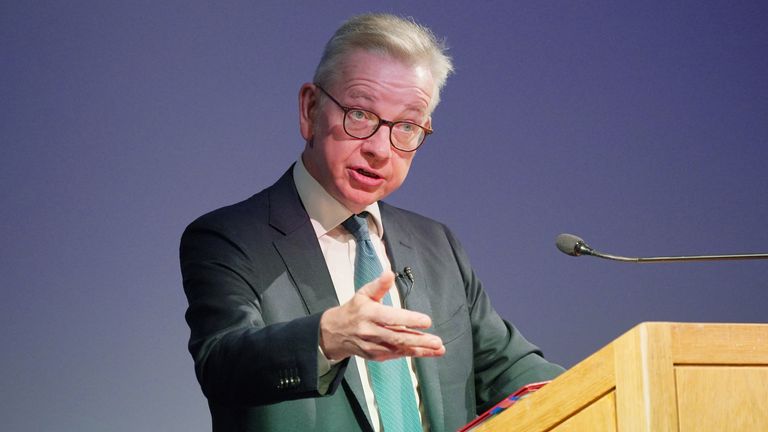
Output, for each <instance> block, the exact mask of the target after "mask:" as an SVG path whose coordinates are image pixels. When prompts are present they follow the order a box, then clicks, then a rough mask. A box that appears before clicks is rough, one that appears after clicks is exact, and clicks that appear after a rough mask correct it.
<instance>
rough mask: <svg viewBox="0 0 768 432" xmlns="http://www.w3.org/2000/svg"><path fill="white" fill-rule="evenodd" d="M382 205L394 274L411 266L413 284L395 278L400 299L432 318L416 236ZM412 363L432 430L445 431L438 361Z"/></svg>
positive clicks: (396, 214)
mask: <svg viewBox="0 0 768 432" xmlns="http://www.w3.org/2000/svg"><path fill="white" fill-rule="evenodd" d="M379 204H380V208H381V213H382V217H381V219H382V223H383V224H384V242H385V244H386V247H387V255H388V256H389V261H390V263H392V271H393V272H395V274H397V273H398V272H400V273H402V272H403V269H404V268H405V267H410V268H411V269H412V271H413V276H414V282H413V284H411V282H410V281H405V280H404V279H403V278H396V283H397V286H398V291H399V292H400V298H401V299H404V300H403V307H404V308H407V309H409V310H413V311H417V312H421V313H424V314H426V315H429V316H432V306H431V303H430V295H429V292H430V287H429V281H428V280H426V279H424V277H423V275H425V274H426V272H425V271H423V269H424V268H425V266H424V263H423V262H422V260H421V257H420V256H419V255H418V251H417V250H416V249H415V246H417V245H414V244H412V239H414V238H416V237H414V235H413V233H411V232H410V231H409V226H410V225H408V223H407V221H406V220H404V219H403V218H401V217H399V216H400V214H399V213H396V212H395V210H394V209H393V208H392V207H390V206H388V205H386V204H384V203H379ZM433 295H434V293H433ZM433 324H434V323H433ZM413 360H414V361H415V363H416V373H417V376H418V379H419V394H420V398H421V401H422V404H423V405H424V408H425V412H426V416H427V420H428V422H429V426H430V430H431V431H433V432H442V431H444V430H445V425H444V423H443V421H444V417H445V416H444V415H443V396H442V392H441V391H440V378H439V376H438V371H437V365H436V362H437V361H439V359H436V358H415V359H413Z"/></svg>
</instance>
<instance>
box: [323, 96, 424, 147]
mask: <svg viewBox="0 0 768 432" xmlns="http://www.w3.org/2000/svg"><path fill="white" fill-rule="evenodd" d="M315 87H317V88H319V89H320V90H321V91H322V92H323V93H324V94H325V95H326V96H328V98H329V99H330V100H332V101H333V103H335V104H336V105H337V106H338V107H339V108H341V110H342V111H343V112H344V117H343V118H342V122H341V125H342V127H343V128H344V132H345V133H346V134H347V135H349V136H350V137H352V138H354V139H360V140H364V139H368V138H370V137H372V136H374V135H376V132H378V131H379V128H381V125H382V124H384V125H387V126H389V144H390V145H392V147H394V148H396V149H398V150H400V151H403V152H407V153H410V152H415V151H416V150H418V149H419V147H421V145H422V144H424V141H426V140H427V135H431V134H432V132H433V131H432V129H429V128H427V127H424V126H422V125H420V124H416V123H414V122H409V121H391V120H384V119H383V118H381V116H379V115H378V114H376V113H375V112H373V111H368V110H366V109H362V108H352V107H348V106H345V105H342V104H341V102H339V101H337V100H336V98H334V97H333V96H331V94H330V93H328V92H327V91H326V90H325V89H324V88H322V87H320V84H317V83H315ZM350 111H362V112H365V113H369V114H371V115H373V116H374V117H375V118H377V119H379V123H378V124H377V125H376V127H375V128H374V129H373V132H371V133H370V134H368V135H367V136H355V135H352V134H351V133H349V131H348V130H347V115H348V114H349V112H350ZM398 124H408V125H411V126H416V127H418V128H420V129H421V130H423V131H424V134H423V135H422V136H421V141H420V142H419V143H418V144H417V145H416V147H414V148H412V149H404V148H400V147H398V146H397V144H395V141H394V140H393V139H392V130H393V129H394V127H395V125H398Z"/></svg>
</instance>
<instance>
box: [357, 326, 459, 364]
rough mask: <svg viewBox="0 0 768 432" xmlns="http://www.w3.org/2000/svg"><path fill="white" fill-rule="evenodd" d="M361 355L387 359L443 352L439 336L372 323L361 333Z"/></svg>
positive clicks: (434, 355)
mask: <svg viewBox="0 0 768 432" xmlns="http://www.w3.org/2000/svg"><path fill="white" fill-rule="evenodd" d="M361 340H362V341H364V343H363V344H362V346H361V348H363V351H364V352H365V354H364V355H363V357H365V358H367V359H371V360H387V359H390V358H395V357H406V356H407V357H436V356H441V355H443V354H445V346H443V341H442V339H440V337H438V336H436V335H432V334H429V333H422V332H416V331H413V330H410V329H404V330H403V329H399V328H392V327H382V326H378V325H372V326H370V327H368V328H367V329H365V331H363V332H362V333H361Z"/></svg>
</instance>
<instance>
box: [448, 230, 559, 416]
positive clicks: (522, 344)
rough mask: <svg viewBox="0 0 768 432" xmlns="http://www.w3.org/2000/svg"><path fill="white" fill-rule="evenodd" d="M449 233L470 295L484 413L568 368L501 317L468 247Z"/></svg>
mask: <svg viewBox="0 0 768 432" xmlns="http://www.w3.org/2000/svg"><path fill="white" fill-rule="evenodd" d="M446 234H447V236H448V241H449V242H450V244H451V247H452V249H453V251H454V257H455V259H456V262H457V263H458V266H459V271H460V273H461V276H462V280H463V282H464V290H465V292H466V296H467V306H468V309H469V318H470V323H471V329H472V339H473V361H474V382H475V398H476V401H477V412H478V413H481V412H484V411H485V410H487V409H488V408H490V407H492V406H493V405H495V404H496V403H498V402H499V401H501V400H502V399H503V398H504V397H506V396H508V395H509V394H510V393H512V392H514V391H515V390H517V389H519V388H520V387H522V386H524V385H526V384H530V383H533V382H538V381H545V380H551V379H553V378H555V377H556V376H558V375H559V374H560V373H562V372H563V370H564V369H563V368H562V367H561V366H559V365H556V364H554V363H550V362H548V361H547V360H545V359H544V357H543V355H542V352H541V350H539V348H538V347H536V346H535V345H533V344H532V343H530V342H528V340H526V339H525V338H524V337H523V335H522V334H521V333H520V332H519V331H518V330H517V329H516V328H515V326H513V325H512V324H510V323H509V322H507V321H505V320H503V319H502V318H501V317H500V316H499V314H498V313H497V312H496V310H495V309H494V308H493V306H492V305H491V301H490V299H489V298H488V295H487V294H486V292H485V290H484V289H483V287H482V283H481V282H480V280H479V279H478V278H477V276H476V275H475V273H474V271H473V270H472V268H471V266H470V264H469V259H468V257H467V256H466V253H465V252H464V249H463V248H462V247H461V245H460V244H459V242H458V241H457V240H456V238H455V237H454V236H453V234H452V233H451V232H450V230H448V229H446Z"/></svg>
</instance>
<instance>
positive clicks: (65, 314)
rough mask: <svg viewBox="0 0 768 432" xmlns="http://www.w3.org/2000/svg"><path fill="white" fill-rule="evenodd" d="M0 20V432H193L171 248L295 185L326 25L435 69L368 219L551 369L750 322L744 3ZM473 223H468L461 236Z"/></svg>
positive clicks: (759, 170)
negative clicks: (448, 246) (410, 244)
mask: <svg viewBox="0 0 768 432" xmlns="http://www.w3.org/2000/svg"><path fill="white" fill-rule="evenodd" d="M382 5H383V3H382V2H380V1H376V2H374V1H367V0H366V1H354V2H350V1H337V2H328V3H326V4H320V3H315V2H311V3H310V2H307V5H300V4H298V3H291V2H277V1H275V2H245V1H240V2H237V1H234V2H225V4H219V3H218V2H204V1H194V2H186V1H184V2H181V1H162V2H156V1H129V2H123V1H121V2H118V1H109V2H106V1H69V2H46V1H21V0H19V1H3V2H2V4H1V5H0V146H1V147H0V150H1V151H0V198H1V199H2V206H1V207H0V215H1V217H2V219H1V220H2V227H1V228H0V241H2V248H0V272H1V273H0V275H1V279H0V281H1V282H0V283H2V301H1V302H0V345H1V346H2V352H1V353H0V389H1V390H0V419H2V420H1V422H2V425H1V426H0V428H2V429H3V430H5V431H48V430H57V431H104V430H108V431H112V432H122V431H205V430H209V429H210V425H209V424H210V420H209V414H208V410H207V406H206V404H205V400H204V398H203V396H202V394H201V393H200V391H199V388H198V386H197V383H196V381H195V378H194V373H193V368H192V360H191V358H190V357H189V355H188V353H187V351H186V339H187V336H188V329H187V327H186V324H185V322H184V319H183V314H184V310H185V307H186V300H185V298H184V296H183V292H182V288H181V281H180V275H179V270H178V262H177V254H178V239H179V236H180V234H181V232H182V230H183V229H184V227H185V226H186V224H187V223H189V222H190V221H191V220H192V219H194V218H195V217H197V216H199V215H200V214H202V213H204V212H207V211H209V210H212V209H214V208H216V207H219V206H222V205H226V204H229V203H232V202H235V201H239V200H242V199H244V198H246V197H248V196H250V195H252V194H253V193H255V192H257V191H259V190H260V189H262V188H264V187H266V186H268V185H270V184H271V183H272V182H273V181H274V180H275V179H277V177H278V176H279V175H280V174H282V173H283V172H284V170H285V169H287V168H288V166H289V165H290V164H291V163H292V162H293V161H294V160H295V159H296V157H297V155H298V154H299V152H300V150H301V148H302V146H303V143H302V141H301V137H300V135H299V132H298V114H297V106H296V105H297V104H296V101H297V94H298V89H299V86H300V85H301V84H302V83H303V82H305V81H307V80H309V79H311V76H312V73H313V70H314V67H315V65H316V63H317V61H318V60H319V56H320V52H321V49H322V46H323V45H324V43H325V42H326V40H327V39H328V38H329V37H330V35H331V34H332V32H333V31H334V30H335V28H336V27H337V26H338V25H339V24H340V23H341V22H342V21H343V20H344V19H345V18H346V17H348V16H349V15H351V14H354V13H361V12H365V11H370V10H384V11H390V12H395V13H398V14H408V15H413V16H414V17H415V18H416V19H418V20H419V21H421V22H423V23H425V24H427V25H429V26H430V27H432V29H433V30H434V31H435V32H436V33H437V34H438V35H440V36H444V37H445V38H446V39H447V42H448V44H449V46H450V48H451V49H450V52H451V54H452V55H453V57H454V59H455V63H456V71H457V72H456V74H455V76H452V77H451V78H450V79H449V81H448V86H447V88H446V90H445V92H444V95H443V102H442V104H441V105H440V106H439V107H438V109H437V111H436V112H435V115H434V126H435V130H436V133H435V134H434V135H433V136H432V137H431V138H430V139H429V140H428V141H427V144H426V146H425V147H424V148H423V150H420V151H419V154H418V155H417V157H416V160H415V163H414V167H413V169H412V171H411V174H410V177H409V178H408V180H407V181H406V183H405V185H404V186H403V187H402V189H401V190H400V191H398V192H396V193H395V194H393V195H392V196H391V197H390V199H389V201H390V202H391V203H393V204H396V205H399V206H403V207H406V208H409V209H412V210H415V211H418V212H420V213H423V214H426V215H429V216H432V217H434V218H437V219H439V220H441V221H443V222H445V223H447V224H448V225H449V226H450V227H452V228H453V229H454V230H455V232H456V233H457V235H458V237H459V238H460V239H461V240H462V241H463V243H464V245H465V247H466V249H467V250H468V252H469V255H470V257H472V259H473V262H474V265H475V267H476V270H477V272H478V273H479V275H480V277H481V278H482V279H484V281H485V283H486V287H487V290H488V292H489V294H490V296H491V297H492V298H493V300H494V301H495V304H496V306H497V308H498V310H499V311H500V313H501V314H502V315H503V316H504V317H506V318H507V319H509V320H511V321H512V322H514V323H515V324H516V325H518V327H519V328H520V329H521V330H522V331H523V332H524V334H526V335H527V336H528V337H529V338H530V339H531V340H533V341H534V342H536V343H537V344H539V345H540V346H541V347H542V348H543V349H544V351H545V353H546V354H547V355H548V357H549V358H550V359H552V360H554V361H556V362H559V363H561V364H563V365H565V366H572V365H573V364H575V363H576V362H578V361H579V360H580V359H582V358H584V357H585V356H587V355H588V354H590V353H592V352H594V351H595V350H597V349H598V348H599V347H601V346H602V345H604V344H606V343H608V342H610V341H611V340H612V339H614V338H615V337H617V336H619V335H620V334H621V333H623V332H624V331H626V330H628V329H629V328H631V327H632V326H634V325H635V324H637V323H639V322H641V321H648V320H670V321H707V322H710V321H725V322H766V317H767V315H766V312H767V311H768V289H766V288H767V287H766V285H768V282H766V281H767V280H768V262H766V261H755V262H731V263H729V262H720V263H688V264H674V265H673V264H657V265H634V264H622V263H612V262H607V261H601V260H597V259H591V258H587V257H583V258H578V259H575V258H570V257H567V256H565V255H563V254H561V253H560V252H558V251H557V249H556V248H555V247H554V238H555V236H556V235H557V234H558V233H561V232H572V233H575V234H578V235H581V236H582V237H584V238H585V239H586V240H587V241H588V242H589V243H590V244H592V245H593V246H595V247H596V248H597V249H599V250H604V251H606V252H611V253H617V254H626V255H635V256H637V255H640V256H643V255H674V254H697V253H739V252H768V229H766V221H768V202H767V200H766V187H767V186H768V174H766V170H765V164H766V161H767V160H768V150H766V145H767V144H768V79H766V77H768V26H767V25H766V22H768V3H766V2H765V1H703V2H702V1H675V2H669V1H652V2H637V1H582V2H565V1H562V2H552V1H546V2H544V1H541V2H539V1H537V2H491V1H478V2H474V3H470V2H418V3H417V2H406V1H401V2H392V3H388V4H386V5H385V6H382ZM479 217H481V218H482V219H478V218H479Z"/></svg>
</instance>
